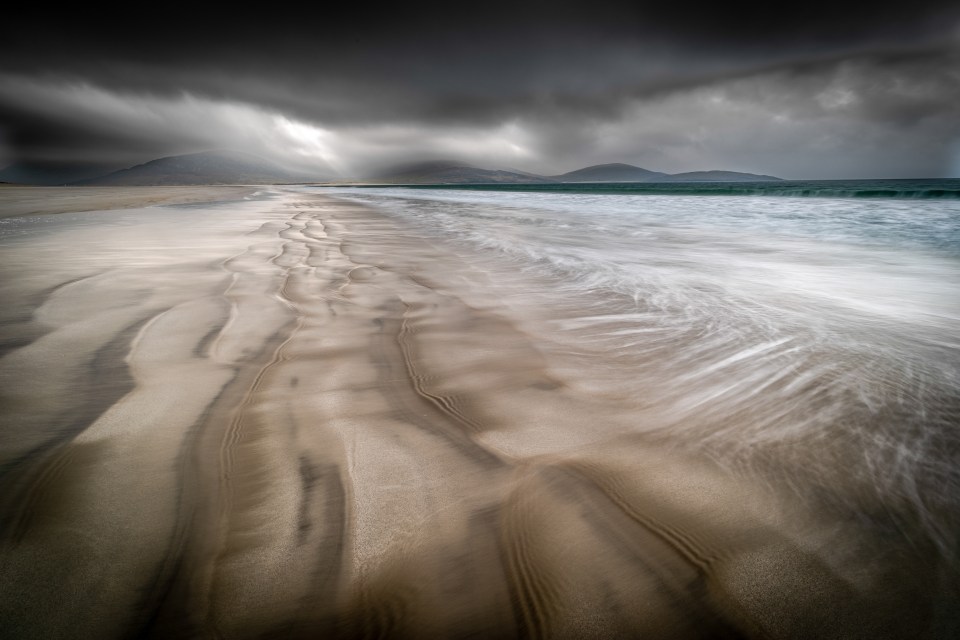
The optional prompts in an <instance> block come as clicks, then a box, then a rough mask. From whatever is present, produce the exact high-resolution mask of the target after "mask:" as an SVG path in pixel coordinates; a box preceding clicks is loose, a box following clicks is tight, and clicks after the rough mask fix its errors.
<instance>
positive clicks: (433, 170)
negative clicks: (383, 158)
mask: <svg viewBox="0 0 960 640" xmlns="http://www.w3.org/2000/svg"><path fill="white" fill-rule="evenodd" d="M365 182H375V183H387V184H477V183H480V184H483V183H510V184H517V183H532V182H553V180H550V179H549V178H545V177H543V176H538V175H535V174H532V173H523V172H519V171H504V170H502V169H480V168H478V167H474V166H472V165H469V164H466V163H463V162H458V161H454V160H434V161H430V162H418V163H415V164H408V165H400V166H396V167H392V168H390V169H386V170H383V171H380V172H378V173H376V174H374V175H370V176H368V177H367V178H366V180H365Z"/></svg>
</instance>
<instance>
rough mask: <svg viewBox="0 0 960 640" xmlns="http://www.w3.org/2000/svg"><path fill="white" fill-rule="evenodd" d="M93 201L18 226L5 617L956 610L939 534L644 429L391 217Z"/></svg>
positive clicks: (474, 630) (509, 310) (493, 618)
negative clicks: (895, 528) (813, 494)
mask: <svg viewBox="0 0 960 640" xmlns="http://www.w3.org/2000/svg"><path fill="white" fill-rule="evenodd" d="M233 196H235V194H234V193H232V192H231V193H230V194H229V196H225V197H223V198H220V197H218V198H217V199H223V200H226V199H229V197H233ZM0 197H3V196H2V194H0ZM58 206H59V205H52V208H57V207H58ZM119 206H121V207H122V206H125V205H123V204H120V205H119ZM2 207H4V208H6V207H7V205H5V204H4V205H2ZM100 208H103V207H102V205H101V206H100ZM89 215H91V216H101V218H91V220H92V222H89V223H87V224H82V225H74V224H68V223H67V222H64V224H63V225H61V226H54V227H49V228H45V229H43V230H42V231H38V232H36V233H35V234H33V235H30V234H28V235H26V236H24V237H18V238H15V239H13V240H9V241H7V242H0V251H2V252H0V266H2V269H3V282H2V294H3V296H4V299H5V300H10V301H11V304H10V305H9V306H8V307H7V309H6V311H4V312H3V314H2V317H0V322H2V325H0V331H2V334H0V336H2V338H3V345H4V346H5V350H4V354H5V355H4V356H3V358H2V359H0V389H2V394H3V396H2V404H0V421H2V424H3V430H2V433H0V628H2V629H5V630H6V631H5V635H8V636H9V637H16V638H92V637H96V638H120V637H132V636H136V637H150V638H179V637H182V638H205V637H211V638H307V637H310V638H316V637H319V638H328V637H329V638H360V637H363V638H393V637H398V638H400V637H403V638H466V637H476V638H512V637H518V638H521V637H522V638H526V637H534V638H618V637H623V638H634V637H644V636H645V637H655V638H694V637H704V638H713V637H759V638H766V637H774V638H807V637H844V638H846V637H869V638H878V637H908V636H911V637H916V636H926V637H938V636H943V635H944V633H946V632H949V631H950V630H951V629H952V627H951V626H950V625H952V624H953V622H952V620H953V619H952V617H951V616H952V614H949V613H945V612H944V611H943V610H942V609H943V607H944V606H945V605H944V602H945V600H944V596H943V593H944V588H942V587H938V586H936V585H934V584H933V583H936V581H937V580H943V577H942V574H938V573H937V571H938V566H939V565H938V564H937V562H938V560H937V559H936V558H934V557H933V556H932V555H931V554H930V553H928V551H929V550H928V549H925V548H912V547H910V546H909V545H907V544H905V543H904V542H903V541H902V540H901V539H899V538H890V537H888V536H886V535H885V533H884V532H883V531H882V530H874V529H871V528H870V527H867V526H864V524H863V523H862V522H856V521H853V520H850V519H847V518H844V517H843V516H841V515H838V514H834V513H828V512H823V511H817V510H814V509H811V508H809V506H808V505H801V504H800V503H799V502H797V501H796V500H795V499H794V498H793V497H792V496H790V495H789V494H787V493H786V492H783V491H781V490H779V489H778V488H777V485H776V483H774V482H761V481H758V480H757V479H756V478H751V477H749V476H743V475H738V474H734V473H731V472H730V471H729V470H727V469H724V468H721V467H719V466H718V465H716V464H715V463H714V462H712V461H711V460H710V458H709V457H708V456H696V455H692V454H690V453H681V451H682V448H678V447H674V446H671V445H670V443H669V442H666V443H665V442H663V441H662V440H652V439H649V438H645V437H644V436H643V433H642V429H639V428H638V425H639V421H642V420H645V419H647V418H646V417H645V415H644V413H643V412H642V411H640V410H639V409H638V406H639V405H640V404H642V402H638V400H637V399H626V398H620V397H617V396H616V394H604V393H602V392H598V391H597V390H595V389H591V388H590V385H589V382H590V380H591V374H590V371H589V369H587V368H585V367H584V366H583V364H582V363H580V362H577V361H574V360H566V359H565V355H564V352H563V350H562V349H559V348H556V345H553V344H551V342H550V340H549V337H548V336H543V335H539V334H537V333H536V332H535V326H536V323H535V322H533V321H532V319H531V318H521V317H517V316H516V311H515V309H514V308H513V307H511V306H510V305H509V304H507V303H506V302H505V300H504V298H503V295H502V292H501V291H498V290H497V289H495V288H484V286H483V283H484V282H485V276H484V274H483V273H482V272H478V271H477V270H476V266H475V265H471V264H469V263H467V262H465V261H463V260H462V259H461V258H460V257H458V256H456V255H454V254H452V253H449V252H446V251H445V250H443V249H442V248H440V247H437V246H435V245H433V244H431V243H429V242H427V241H425V240H424V239H422V238H418V237H416V236H413V235H411V234H410V233H409V231H408V230H407V229H404V228H403V227H401V226H400V225H399V223H397V222H395V221H393V220H391V219H390V218H388V217H385V216H383V215H381V214H380V213H378V212H376V211H374V210H371V209H369V208H365V207H363V206H360V205H357V204H352V203H349V202H346V201H340V200H336V199H333V198H329V197H323V196H315V195H304V194H302V193H295V192H278V193H277V196H276V197H275V198H274V199H271V200H261V201H251V202H237V203H236V204H235V205H230V206H216V207H209V208H203V207H199V206H198V207H196V208H194V209H183V210H173V209H171V210H161V209H143V210H139V211H132V212H130V213H129V215H126V214H125V217H123V218H120V219H117V218H113V217H111V216H109V215H105V214H89ZM118 220H119V221H118ZM839 490H842V489H839ZM938 576H939V577H938ZM948 579H949V578H948ZM952 597H953V596H952V595H950V596H948V597H947V600H946V602H947V604H949V603H950V602H953V601H952V600H950V598H952Z"/></svg>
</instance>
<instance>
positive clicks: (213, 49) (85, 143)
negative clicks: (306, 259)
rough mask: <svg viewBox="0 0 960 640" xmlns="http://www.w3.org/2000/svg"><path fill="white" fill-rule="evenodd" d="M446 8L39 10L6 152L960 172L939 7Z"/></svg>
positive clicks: (25, 34)
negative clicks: (121, 15) (210, 15)
mask: <svg viewBox="0 0 960 640" xmlns="http://www.w3.org/2000/svg"><path fill="white" fill-rule="evenodd" d="M658 4H660V5H662V4H664V3H658ZM721 4H722V6H721ZM452 6H453V5H449V4H448V5H444V6H421V7H420V8H419V9H417V10H408V11H406V12H404V13H403V14H400V15H397V14H390V13H376V12H373V11H371V10H368V12H367V15H353V14H349V13H340V14H336V15H335V14H332V13H330V12H329V11H327V12H326V13H321V14H317V15H305V14H295V15H293V14H290V13H284V14H282V15H270V14H258V15H257V16H253V17H250V18H246V19H243V20H236V16H233V15H225V16H215V17H214V18H215V19H212V20H203V19H198V18H196V17H195V16H189V15H187V14H182V13H177V12H175V11H170V12H168V13H166V14H164V15H163V16H158V17H156V18H155V19H152V20H150V21H149V22H148V23H140V24H134V23H130V24H128V25H126V27H127V28H121V27H118V26H116V24H115V23H111V22H109V21H103V22H99V23H97V24H96V25H91V24H89V22H88V20H89V16H87V17H86V19H82V18H81V17H79V16H77V17H75V16H64V15H58V16H55V17H53V18H51V16H45V17H44V18H43V19H40V18H39V17H38V18H37V19H35V20H33V19H30V18H29V17H26V18H25V19H23V20H21V21H19V23H18V24H16V25H10V27H12V29H10V27H8V30H12V31H13V33H12V34H11V36H10V37H9V38H7V39H5V41H4V42H2V43H0V54H2V55H0V167H2V166H4V165H6V164H9V163H13V162H19V161H33V162H36V161H47V162H49V161H57V162H71V163H98V164H101V165H104V166H110V165H116V166H127V165H130V164H135V163H138V162H143V161H147V160H150V159H153V158H156V157H160V156H164V155H172V154H177V153H188V152H193V151H203V150H207V149H215V148H228V149H238V150H245V151H251V152H254V153H258V154H260V155H263V156H266V157H270V158H273V159H277V160H280V161H282V162H284V163H286V164H289V165H291V166H296V167H298V168H301V169H309V170H313V171H316V172H318V173H328V174H339V175H343V176H353V175H359V174H363V173H365V172H367V171H369V170H371V169H379V168H381V167H383V166H385V165H389V164H392V163H397V162H407V161H412V160H418V159H427V158H434V159H435V158H456V159H462V160H465V161H469V162H473V163H475V164H478V165H481V166H489V167H498V168H503V167H513V168H518V169H523V170H527V171H534V172H541V173H547V174H551V173H560V172H564V171H568V170H571V169H576V168H579V167H582V166H586V165H590V164H597V163H603V162H627V163H631V164H636V165H639V166H642V167H645V168H648V169H653V170H659V171H667V172H680V171H692V170H700V169H713V168H722V169H729V170H737V171H750V172H756V173H767V174H774V175H780V176H783V177H788V178H847V177H941V176H960V107H958V105H960V10H957V9H954V8H952V7H951V4H949V3H940V4H938V3H911V4H910V5H909V6H903V5H890V6H886V7H885V6H879V5H875V6H874V7H872V8H871V9H870V10H869V11H866V12H862V11H857V10H854V9H849V10H846V11H843V10H839V9H838V8H837V7H836V6H827V5H824V6H817V5H811V4H807V5H803V6H796V7H793V9H792V11H793V13H792V14H788V13H787V10H788V9H789V8H788V7H783V6H781V7H780V10H779V11H772V10H771V9H770V8H769V7H763V6H761V7H753V6H749V5H742V4H741V5H737V4H730V3H713V4H711V5H709V7H710V8H708V9H697V8H696V7H693V6H691V5H689V4H684V6H683V7H681V8H679V9H677V10H676V12H673V11H672V10H670V9H669V8H667V9H665V8H663V7H662V6H661V7H655V6H649V7H643V6H641V5H640V4H637V3H634V4H631V5H620V4H615V3H604V2H592V3H590V4H589V5H588V6H575V5H561V4H557V3H543V4H538V3H532V4H527V5H523V6H524V8H522V9H519V8H518V6H517V5H516V4H514V5H512V6H511V5H505V6H497V5H496V4H495V3H494V4H486V3H485V4H483V5H482V6H480V5H478V6H477V7H476V8H475V9H474V10H473V11H472V13H471V14H461V15H451V13H450V10H451V7H452ZM51 19H53V20H55V21H56V22H55V23H51ZM134 27H136V28H134Z"/></svg>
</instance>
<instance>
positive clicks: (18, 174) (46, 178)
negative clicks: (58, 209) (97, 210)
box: [0, 160, 122, 186]
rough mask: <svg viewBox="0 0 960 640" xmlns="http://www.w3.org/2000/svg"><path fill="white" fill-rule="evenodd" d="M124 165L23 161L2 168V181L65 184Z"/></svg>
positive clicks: (0, 178)
mask: <svg viewBox="0 0 960 640" xmlns="http://www.w3.org/2000/svg"><path fill="white" fill-rule="evenodd" d="M121 166H122V165H117V164H100V163H89V162H87V163H77V162H50V161H31V160H27V161H23V162H15V163H13V164H11V165H9V166H8V167H6V168H5V169H3V170H0V182H12V183H16V184H30V185H44V186H50V185H63V184H70V183H72V182H78V181H80V180H88V179H90V178H97V177H99V176H102V175H104V174H107V173H110V172H111V171H116V170H117V169H119V168H121Z"/></svg>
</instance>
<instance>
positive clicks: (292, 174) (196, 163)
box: [77, 151, 326, 186]
mask: <svg viewBox="0 0 960 640" xmlns="http://www.w3.org/2000/svg"><path fill="white" fill-rule="evenodd" d="M325 177H326V176H320V175H309V174H304V173H302V172H296V171H292V170H290V169H287V168H286V167H283V166H281V165H279V164H277V163H275V162H272V161H270V160H267V159H266V158H261V157H260V156H256V155H254V154H252V153H245V152H239V151H205V152H202V153H190V154H187V155H182V156H169V157H166V158H158V159H157V160H151V161H150V162H146V163H144V164H138V165H137V166H135V167H130V168H129V169H121V170H120V171H115V172H113V173H110V174H107V175H105V176H101V177H99V178H93V179H90V180H81V181H78V183H77V184H84V185H95V186H124V185H129V186H133V185H138V186H140V185H150V186H163V185H194V184H277V183H288V182H315V181H317V180H319V179H321V178H325Z"/></svg>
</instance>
